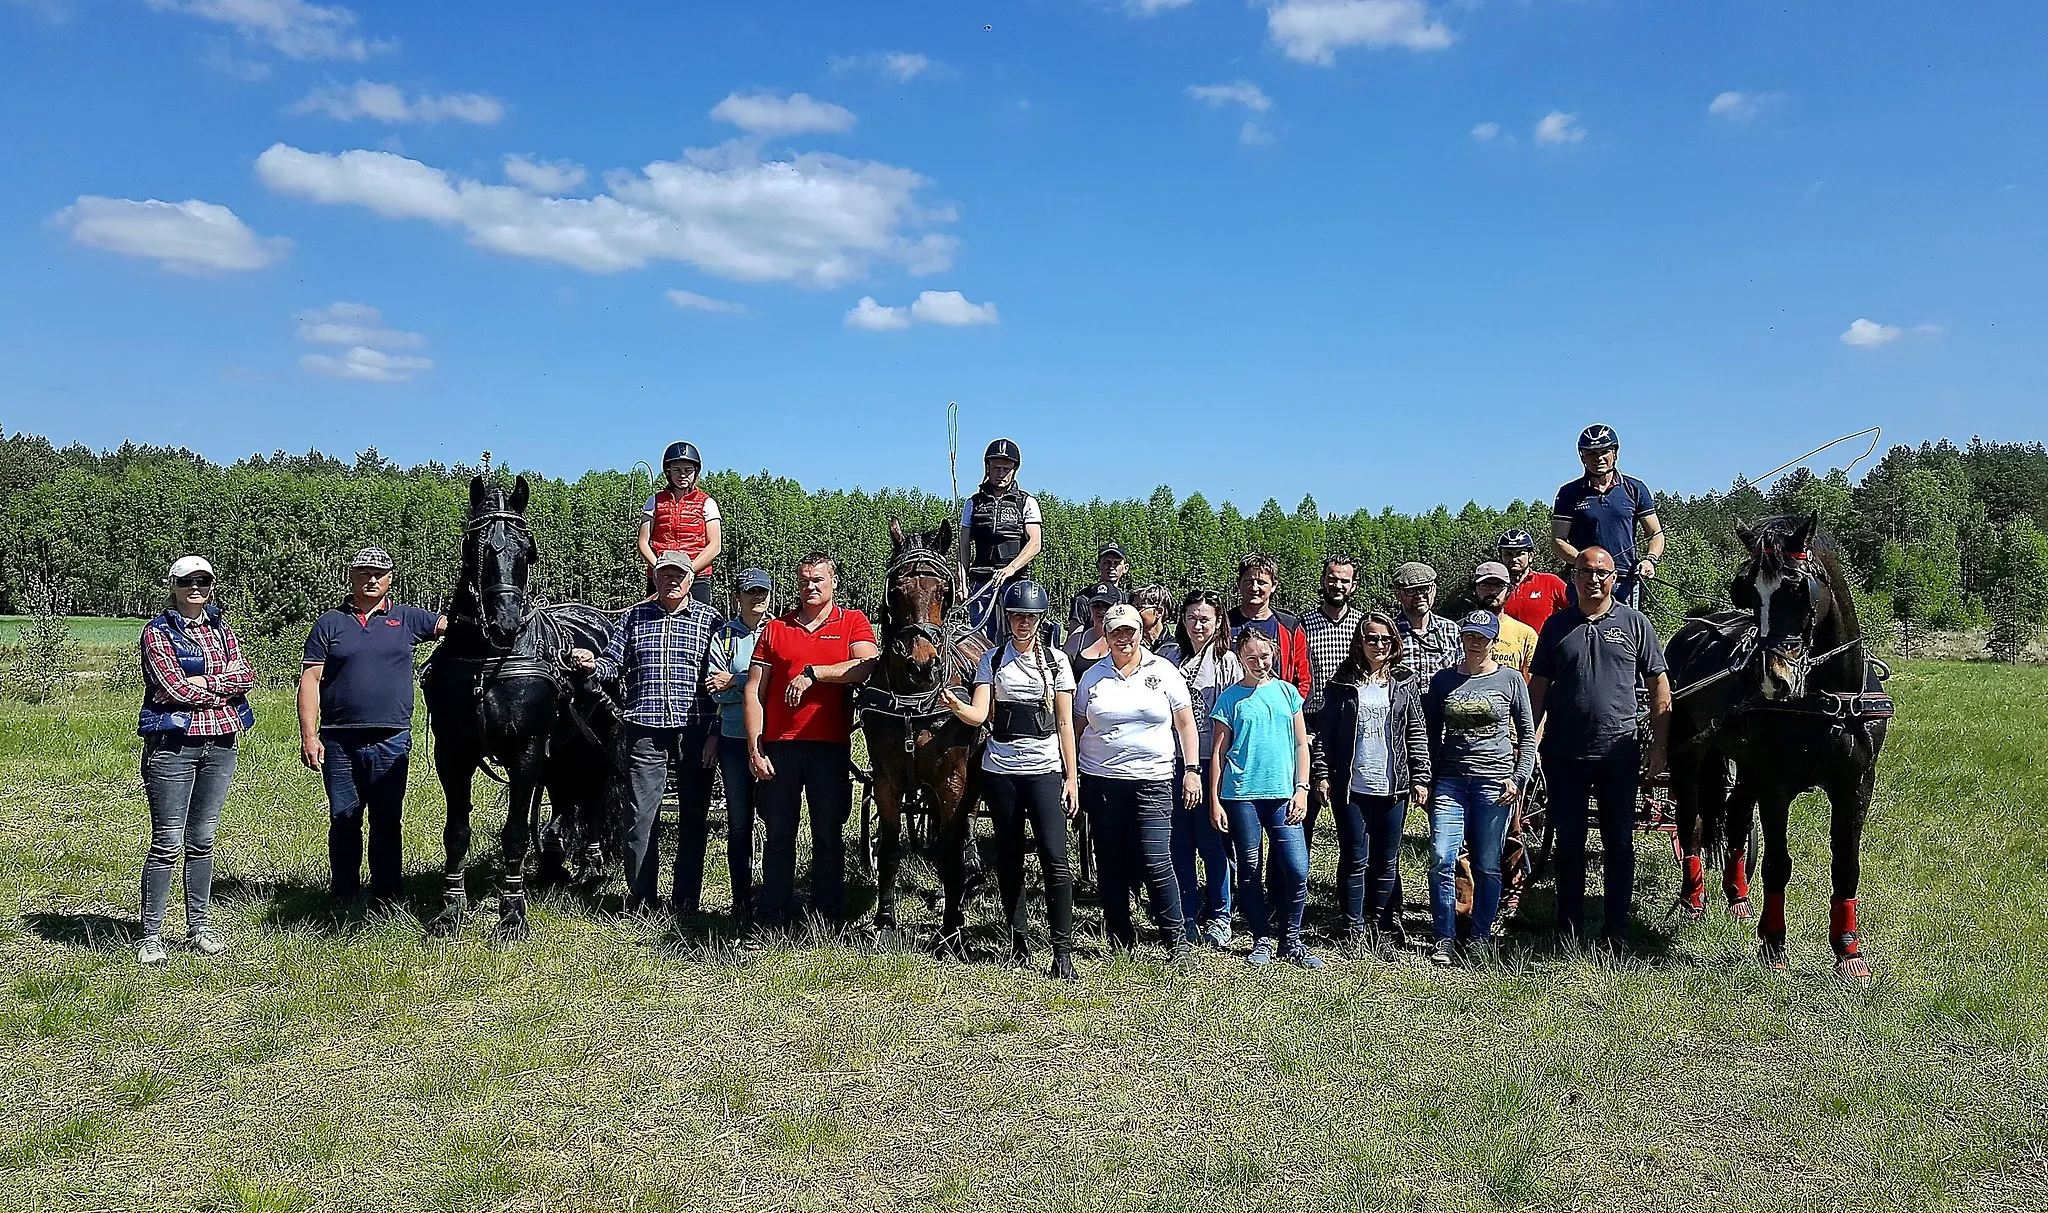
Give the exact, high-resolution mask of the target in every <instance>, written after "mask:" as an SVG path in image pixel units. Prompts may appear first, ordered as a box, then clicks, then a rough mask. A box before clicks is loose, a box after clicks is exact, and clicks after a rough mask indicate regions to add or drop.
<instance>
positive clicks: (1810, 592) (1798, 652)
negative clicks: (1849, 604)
mask: <svg viewBox="0 0 2048 1213" xmlns="http://www.w3.org/2000/svg"><path fill="white" fill-rule="evenodd" d="M1819 523H1820V519H1819V516H1818V515H1814V514H1809V515H1807V516H1806V517H1804V518H1766V519H1763V520H1762V521H1760V522H1758V523H1757V524H1756V525H1755V526H1753V527H1752V526H1748V525H1743V524H1738V525H1737V526H1736V528H1735V534H1736V537H1737V538H1739V539H1741V540H1742V546H1743V547H1745V548H1747V549H1748V550H1749V560H1748V561H1747V562H1746V563H1744V564H1743V566H1742V568H1741V569H1739V570H1737V572H1736V574H1735V579H1734V580H1733V581H1732V582H1730V583H1729V586H1728V596H1729V599H1730V600H1731V601H1732V602H1734V604H1735V605H1736V606H1737V607H1739V608H1741V609H1743V610H1746V611H1748V612H1750V614H1752V615H1754V616H1755V617H1756V637H1757V650H1756V657H1755V658H1754V659H1753V660H1754V661H1755V662H1756V663H1757V667H1758V673H1757V680H1758V682H1759V684H1760V685H1759V686H1758V692H1759V693H1760V694H1761V695H1762V696H1763V697H1764V698H1765V699H1768V700H1784V699H1798V698H1800V697H1802V696H1804V695H1805V694H1806V676H1807V674H1808V672H1809V671H1810V670H1811V669H1812V666H1813V662H1812V656H1813V652H1814V642H1815V636H1816V634H1817V633H1819V632H1820V630H1821V628H1822V626H1823V625H1824V624H1825V623H1827V622H1828V621H1829V620H1830V619H1831V618H1832V617H1834V615H1835V611H1836V607H1835V594H1834V590H1833V585H1832V582H1831V579H1830V574H1829V570H1828V565H1827V563H1826V562H1825V560H1824V559H1823V558H1817V557H1816V556H1815V554H1814V552H1813V540H1814V533H1815V531H1816V530H1817V529H1818V527H1819Z"/></svg>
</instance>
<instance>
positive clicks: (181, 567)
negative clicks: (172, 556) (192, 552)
mask: <svg viewBox="0 0 2048 1213" xmlns="http://www.w3.org/2000/svg"><path fill="white" fill-rule="evenodd" d="M212 572H213V566H212V565H210V564H208V563H207V562H206V557H204V556H180V557H178V558H177V559H176V560H174V561H172V562H171V572H170V575H169V578H168V580H171V581H176V580H177V579H178V578H180V577H190V576H191V575H192V574H194V573H212Z"/></svg>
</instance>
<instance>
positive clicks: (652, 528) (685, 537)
mask: <svg viewBox="0 0 2048 1213" xmlns="http://www.w3.org/2000/svg"><path fill="white" fill-rule="evenodd" d="M703 471H704V458H703V456H701V455H699V454H698V453H697V448H696V446H695V445H694V444H692V443H688V442H671V443H669V444H668V449H667V450H665V451H663V452H662V453H661V474H662V476H663V477H664V478H665V479H666V480H667V483H666V484H664V485H663V486H662V487H661V488H660V489H658V490H656V491H655V494H654V495H653V496H652V497H649V498H648V499H647V504H646V505H644V506H641V507H640V559H641V561H642V562H644V563H645V564H646V565H647V589H648V592H649V593H650V594H652V593H653V592H654V558H655V557H657V556H659V555H661V553H663V552H681V553H682V554H683V555H684V556H686V557H688V560H689V566H690V577H691V580H692V583H693V584H692V587H691V590H690V593H691V594H692V595H693V596H694V597H695V598H696V599H697V601H699V602H701V603H704V604H705V605H706V606H709V605H711V573H712V565H713V562H715V561H716V560H717V559H718V554H719V553H720V552H722V551H724V550H725V529H724V524H723V523H722V522H721V521H720V520H719V516H718V502H717V501H716V500H714V499H713V498H712V496H711V495H710V494H709V493H706V492H705V491H704V490H703V489H701V488H699V487H698V486H697V478H698V477H699V476H700V475H702V474H703Z"/></svg>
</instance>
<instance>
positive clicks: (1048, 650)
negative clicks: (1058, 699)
mask: <svg viewBox="0 0 2048 1213" xmlns="http://www.w3.org/2000/svg"><path fill="white" fill-rule="evenodd" d="M1038 652H1043V653H1044V654H1045V664H1046V666H1047V667H1048V668H1049V669H1051V671H1052V689H1053V693H1054V694H1055V695H1057V694H1058V693H1059V692H1061V691H1069V692H1071V691H1072V690H1073V689H1074V667H1073V666H1072V665H1070V664H1068V662H1067V655H1066V654H1065V653H1062V652H1060V651H1059V650H1058V649H1055V648H1053V647H1051V646H1050V645H1046V644H1040V645H1039V646H1038ZM1038 652H1031V653H1019V652H1017V651H1016V650H1015V649H1013V648H1011V647H1010V642H1009V641H1007V640H1006V641H1004V642H1003V643H1002V645H1001V646H1000V647H998V648H993V649H990V650H989V651H988V652H986V653H983V654H982V655H981V664H980V665H978V666H976V667H974V685H975V686H980V685H981V684H983V683H985V682H986V683H989V684H991V685H992V686H993V687H994V690H993V691H992V692H991V693H990V694H991V702H992V703H1038V704H1042V703H1044V702H1045V679H1044V677H1043V676H1041V675H1040V673H1039V670H1038ZM998 657H1000V658H1002V661H1003V668H1002V669H1001V670H996V669H995V668H994V666H995V662H996V659H997V658H998ZM981 769H982V770H984V771H993V772H995V773H996V774H998V775H1059V774H1062V773H1063V772H1064V768H1063V767H1062V766H1061V765H1060V738H1059V734H1058V733H1057V732H1055V733H1054V734H1053V735H1052V736H1050V737H1019V738H1017V739H1016V740H1015V741H998V740H996V739H995V738H994V737H990V738H989V739H988V748H987V749H985V750H983V751H982V754H981Z"/></svg>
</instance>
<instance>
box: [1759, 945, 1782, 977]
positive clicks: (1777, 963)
mask: <svg viewBox="0 0 2048 1213" xmlns="http://www.w3.org/2000/svg"><path fill="white" fill-rule="evenodd" d="M1756 958H1757V959H1758V960H1761V961H1763V963H1764V967H1765V968H1767V969H1769V970H1771V971H1772V972H1773V973H1783V972H1784V971H1785V965H1786V957H1785V945H1784V944H1782V943H1771V942H1769V941H1765V942H1764V943H1763V944H1762V945H1761V946H1759V947H1758V948H1757V950H1756Z"/></svg>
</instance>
